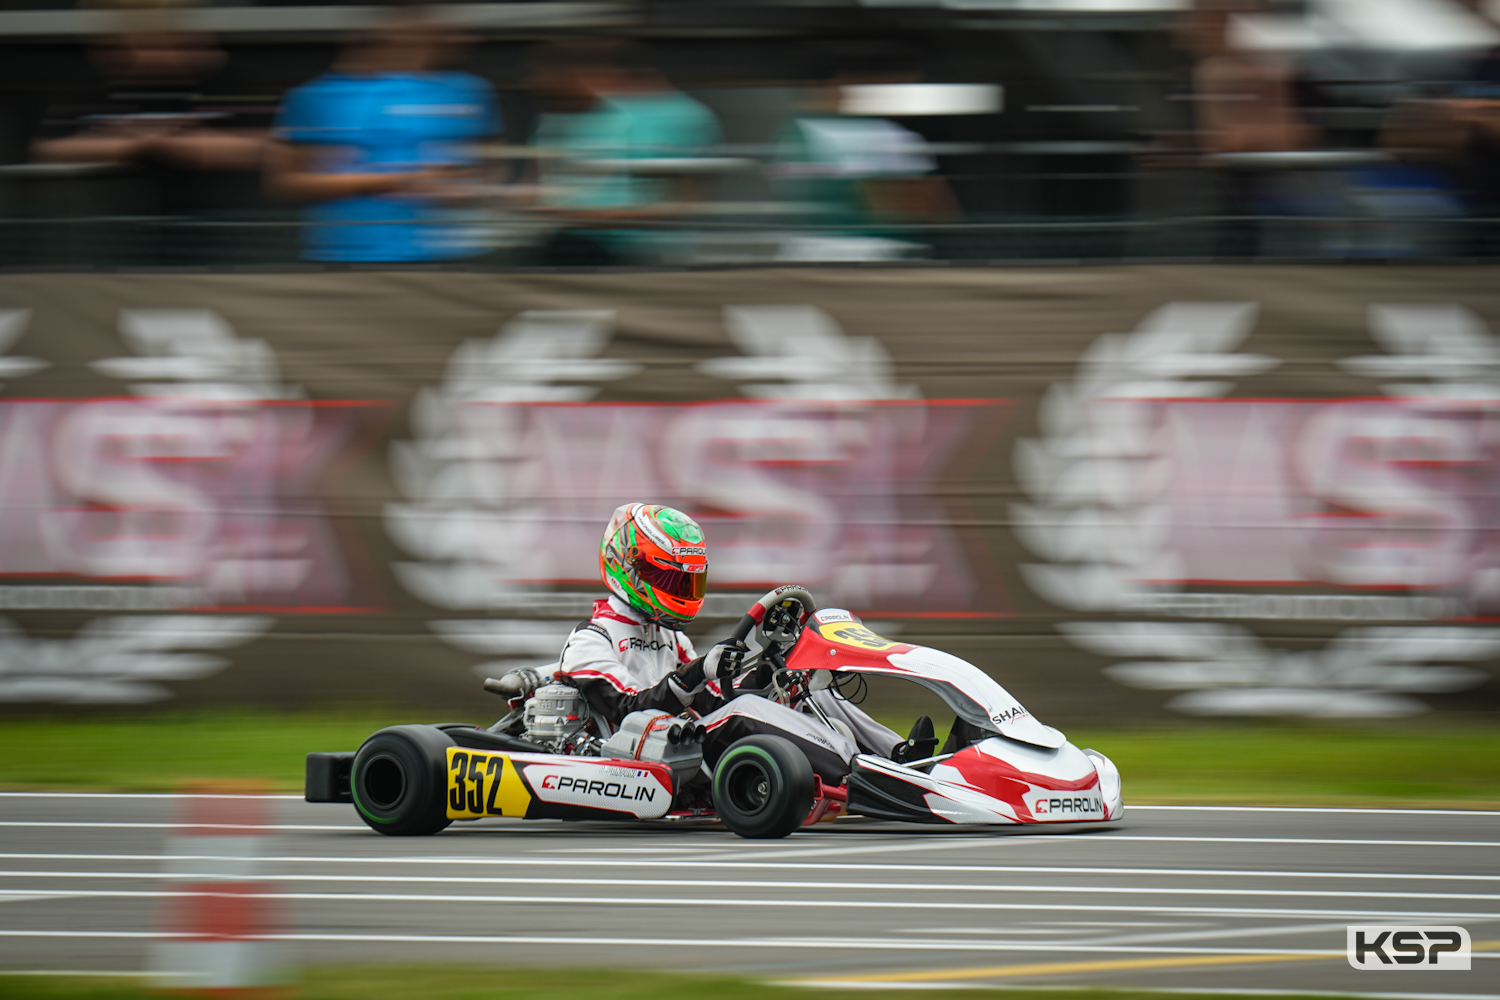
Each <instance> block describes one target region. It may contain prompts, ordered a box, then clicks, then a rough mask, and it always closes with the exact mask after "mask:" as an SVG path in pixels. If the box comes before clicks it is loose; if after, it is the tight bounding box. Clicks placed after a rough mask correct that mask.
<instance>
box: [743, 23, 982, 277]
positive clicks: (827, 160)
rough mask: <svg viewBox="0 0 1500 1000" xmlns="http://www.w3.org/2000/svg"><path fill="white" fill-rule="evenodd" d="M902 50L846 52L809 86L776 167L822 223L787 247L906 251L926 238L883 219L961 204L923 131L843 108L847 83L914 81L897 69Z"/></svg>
mask: <svg viewBox="0 0 1500 1000" xmlns="http://www.w3.org/2000/svg"><path fill="white" fill-rule="evenodd" d="M898 58H899V57H898V55H897V54H895V53H893V52H891V51H890V50H886V49H880V50H871V51H867V52H862V53H857V54H853V55H850V54H846V55H845V58H844V62H845V63H846V65H845V67H844V68H842V69H840V70H839V71H838V72H836V73H834V74H833V75H832V76H830V78H829V79H827V80H826V81H824V82H823V83H821V84H817V85H815V86H814V87H813V88H811V89H810V91H809V92H808V96H807V99H806V101H805V102H804V104H803V106H802V109H801V113H800V114H799V115H798V116H797V117H796V118H794V119H793V120H792V121H790V122H788V123H787V125H786V126H785V128H784V129H783V130H782V132H781V135H780V136H779V137H778V139H777V142H776V153H775V162H774V164H773V166H772V168H771V173H772V176H773V178H774V179H775V181H776V185H777V190H778V191H779V192H780V194H781V196H782V197H783V198H785V199H787V200H789V201H791V202H793V203H794V204H796V205H798V206H800V208H801V209H802V217H803V220H804V221H805V222H807V223H810V224H812V225H814V226H817V227H819V228H820V229H822V230H823V235H822V236H817V237H804V238H801V239H795V240H792V241H790V242H789V244H788V245H787V246H786V247H785V248H784V250H783V256H785V257H791V258H798V259H820V260H830V259H881V258H891V257H901V256H907V255H910V254H911V253H912V252H914V251H917V250H920V249H921V248H920V247H918V246H916V245H914V244H911V243H907V242H905V241H901V240H897V239H893V238H891V236H890V235H889V234H888V233H886V232H883V231H881V230H880V229H879V228H878V227H880V226H882V225H884V226H893V225H901V224H903V223H905V224H909V223H912V222H932V221H938V220H947V219H950V218H952V217H953V216H955V215H956V214H957V203H956V202H955V201H954V199H953V195H952V193H951V192H950V191H949V189H948V186H947V184H946V183H945V182H944V180H943V179H942V178H941V177H938V176H934V174H935V173H936V171H937V161H936V160H935V159H933V157H932V156H931V155H930V154H929V153H928V152H927V142H926V140H925V139H923V137H922V136H920V135H918V134H917V133H916V132H913V131H911V130H910V129H907V128H904V127H902V126H900V125H898V124H896V123H895V122H893V121H890V120H888V119H885V118H880V117H872V116H869V115H859V114H847V113H846V106H847V103H848V102H847V94H848V88H850V87H858V86H861V85H871V84H876V85H878V84H892V83H897V84H899V83H906V82H909V80H910V78H909V76H908V75H905V74H902V73H900V72H899V71H898V70H897V69H896V67H897V65H898ZM841 230H842V232H841Z"/></svg>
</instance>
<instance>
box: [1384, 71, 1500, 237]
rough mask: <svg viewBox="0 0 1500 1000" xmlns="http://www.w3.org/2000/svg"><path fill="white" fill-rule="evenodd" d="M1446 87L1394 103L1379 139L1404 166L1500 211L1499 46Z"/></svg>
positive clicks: (1474, 203) (1487, 211)
mask: <svg viewBox="0 0 1500 1000" xmlns="http://www.w3.org/2000/svg"><path fill="white" fill-rule="evenodd" d="M1446 91H1447V92H1446V93H1444V94H1442V95H1440V96H1432V97H1427V98H1422V99H1412V100H1406V101H1401V102H1399V103H1397V104H1396V105H1395V106H1394V107H1393V108H1392V109H1391V110H1390V112H1389V114H1387V116H1386V121H1385V126H1384V128H1383V130H1382V132H1381V136H1380V141H1381V145H1382V147H1383V148H1385V149H1386V150H1388V151H1390V152H1391V153H1392V155H1394V156H1395V157H1396V158H1397V159H1398V160H1400V161H1401V163H1402V164H1403V165H1404V167H1405V168H1406V170H1407V171H1408V172H1409V173H1412V174H1420V175H1421V176H1424V177H1429V178H1432V179H1433V181H1432V182H1433V183H1434V184H1435V185H1440V186H1442V187H1443V188H1445V189H1446V190H1449V191H1452V192H1453V193H1455V194H1461V195H1462V196H1463V197H1464V198H1465V199H1466V201H1467V203H1468V207H1469V211H1470V212H1471V213H1473V214H1475V215H1478V216H1481V217H1484V218H1496V217H1500V50H1494V51H1491V52H1488V53H1486V54H1484V55H1483V56H1481V57H1480V58H1479V59H1477V60H1475V61H1474V62H1473V63H1472V64H1471V65H1470V66H1469V68H1468V71H1467V72H1466V73H1465V75H1464V78H1463V79H1461V80H1459V81H1458V82H1457V83H1456V84H1454V85H1452V86H1450V87H1448V88H1446Z"/></svg>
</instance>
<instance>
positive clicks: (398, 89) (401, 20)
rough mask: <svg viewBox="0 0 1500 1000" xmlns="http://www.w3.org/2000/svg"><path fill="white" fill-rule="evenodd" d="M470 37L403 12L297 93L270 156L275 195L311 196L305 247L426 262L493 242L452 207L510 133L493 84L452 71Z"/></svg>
mask: <svg viewBox="0 0 1500 1000" xmlns="http://www.w3.org/2000/svg"><path fill="white" fill-rule="evenodd" d="M461 41H462V39H461V38H460V37H459V36H458V33H457V32H455V31H453V30H451V29H449V28H447V27H445V26H444V25H442V24H440V23H438V22H437V21H435V20H433V19H432V18H431V17H430V16H424V15H423V13H422V12H421V11H419V10H417V9H415V8H411V9H403V10H399V11H397V12H395V13H393V14H392V15H391V16H389V17H388V18H387V19H386V20H385V21H384V23H382V24H381V25H380V26H379V27H377V28H375V29H373V30H372V31H370V32H369V33H368V34H366V35H365V36H364V37H362V38H360V39H359V40H358V41H356V42H355V43H354V44H352V45H350V46H349V47H348V48H347V49H346V50H345V51H344V52H343V53H342V54H341V55H340V57H339V60H338V62H337V63H336V64H335V66H334V68H333V70H332V71H330V72H328V73H326V74H324V75H323V76H320V77H318V78H317V79H316V80H313V81H312V82H311V83H308V84H305V85H303V86H301V87H298V88H296V89H295V90H293V91H292V92H291V93H290V94H288V95H287V98H286V100H285V102H284V103H283V105H282V108H281V112H280V114H279V116H278V118H277V123H276V131H275V133H274V136H273V142H272V144H271V148H270V150H269V152H268V155H267V158H266V178H267V185H268V187H269V189H270V191H271V193H272V194H274V195H276V196H278V197H281V198H284V199H287V200H292V201H299V202H303V203H305V204H306V205H307V207H306V209H305V210H304V219H305V221H306V222H307V225H306V226H305V227H304V230H303V247H304V249H303V256H304V257H306V258H308V259H310V260H322V261H346V262H397V263H399V262H422V261H437V260H450V259H454V258H459V257H466V256H472V255H474V254H477V253H482V252H484V250H485V249H486V248H485V247H484V246H482V245H479V244H477V243H476V241H475V240H474V239H472V235H473V234H472V231H470V229H469V227H465V226H462V225H459V224H458V223H457V221H456V219H455V218H453V213H452V211H451V210H450V209H451V208H452V206H453V205H454V204H455V202H456V200H457V198H458V196H459V195H460V194H461V193H462V189H463V185H464V182H465V181H468V180H472V179H473V178H474V177H475V176H476V175H477V166H478V159H477V150H476V144H477V143H479V142H480V141H482V140H484V139H487V138H489V137H492V136H495V135H498V134H499V133H500V131H501V123H500V114H499V110H498V108H497V107H496V104H495V98H494V93H493V91H492V90H491V88H490V85H489V84H488V83H486V82H485V81H484V80H482V79H480V78H479V77H476V76H473V75H471V74H468V73H460V72H454V71H444V70H442V69H441V67H442V66H444V65H446V64H448V62H449V61H450V60H451V58H452V56H453V54H454V52H455V51H456V49H457V48H458V46H459V44H460V43H461Z"/></svg>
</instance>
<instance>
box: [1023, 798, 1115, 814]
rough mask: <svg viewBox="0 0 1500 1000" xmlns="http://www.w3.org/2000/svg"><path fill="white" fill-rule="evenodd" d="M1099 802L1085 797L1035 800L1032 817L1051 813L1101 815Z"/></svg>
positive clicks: (1032, 806) (1101, 806) (1102, 809)
mask: <svg viewBox="0 0 1500 1000" xmlns="http://www.w3.org/2000/svg"><path fill="white" fill-rule="evenodd" d="M1103 811H1104V807H1103V805H1101V804H1100V802H1099V800H1098V799H1096V798H1094V797H1092V796H1087V795H1076V796H1069V797H1067V798H1057V799H1037V800H1036V801H1035V802H1033V803H1032V805H1031V813H1032V815H1033V816H1050V815H1052V814H1053V813H1102V812H1103Z"/></svg>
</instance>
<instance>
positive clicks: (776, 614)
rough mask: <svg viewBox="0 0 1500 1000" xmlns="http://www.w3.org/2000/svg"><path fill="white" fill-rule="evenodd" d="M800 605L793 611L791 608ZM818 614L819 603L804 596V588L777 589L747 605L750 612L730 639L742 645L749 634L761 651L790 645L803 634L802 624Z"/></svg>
mask: <svg viewBox="0 0 1500 1000" xmlns="http://www.w3.org/2000/svg"><path fill="white" fill-rule="evenodd" d="M794 602H795V604H797V605H800V609H798V610H794V609H793V604H794ZM817 610H818V602H817V601H815V600H813V596H812V595H811V594H809V593H808V592H807V588H805V587H800V586H798V585H797V584H795V583H789V584H787V585H785V586H782V587H777V588H776V589H775V590H773V591H770V592H769V593H767V594H766V596H764V597H762V598H761V599H760V600H758V601H756V602H755V603H754V604H752V605H750V610H749V611H747V612H746V613H745V617H743V618H741V619H740V623H739V624H738V625H736V626H735V627H734V632H733V633H732V634H731V638H734V639H737V640H739V641H740V642H744V641H745V639H747V638H748V637H749V635H750V633H751V631H754V632H755V633H756V639H757V640H758V641H759V642H760V645H761V646H762V647H763V648H766V649H769V648H770V647H771V646H772V645H773V644H775V645H783V644H784V645H790V644H791V643H792V642H795V641H796V639H797V636H798V635H800V634H801V632H802V623H803V622H805V621H807V619H808V618H809V617H810V616H811V615H812V613H813V612H814V611H817Z"/></svg>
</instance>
